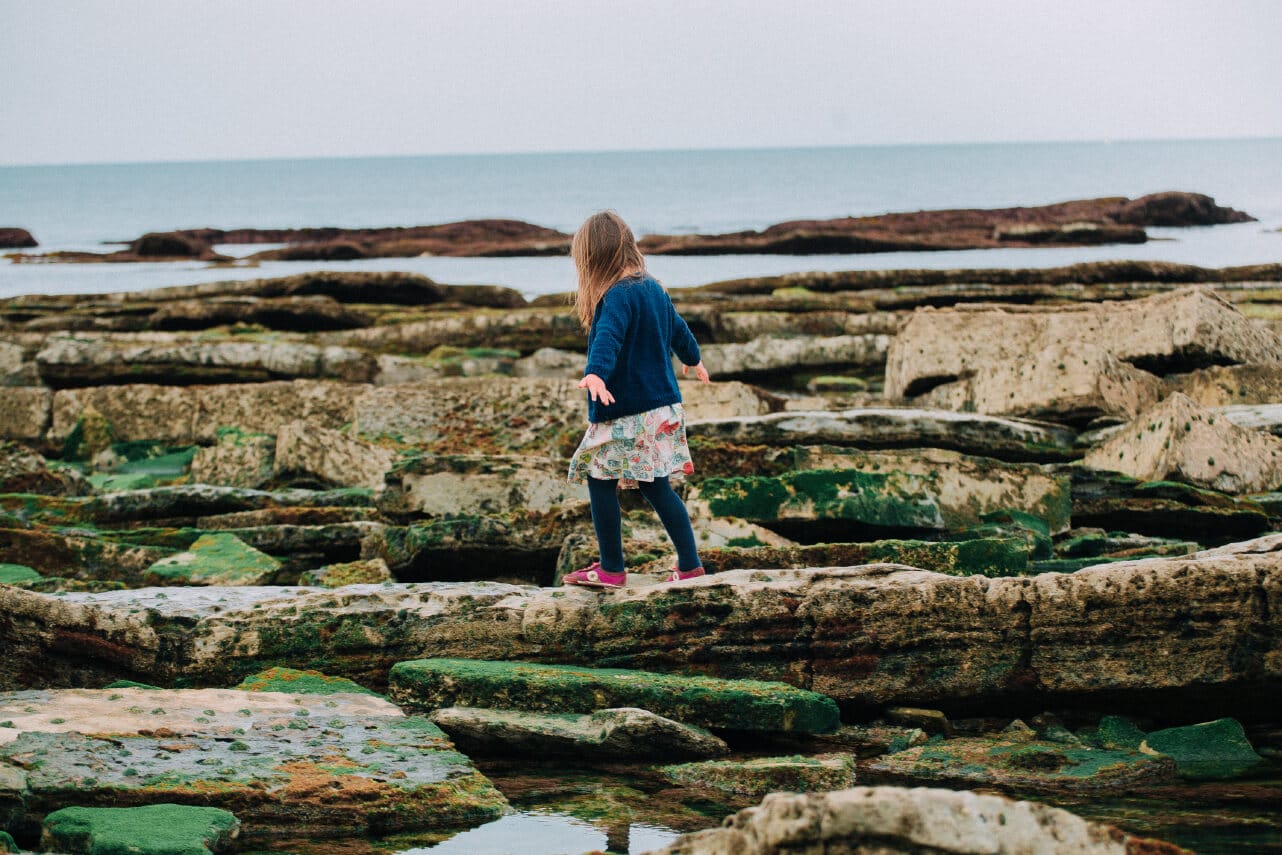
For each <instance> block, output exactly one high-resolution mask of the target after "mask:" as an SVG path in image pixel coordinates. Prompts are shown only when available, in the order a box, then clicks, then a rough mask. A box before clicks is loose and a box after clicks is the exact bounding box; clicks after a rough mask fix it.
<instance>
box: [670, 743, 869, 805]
mask: <svg viewBox="0 0 1282 855" xmlns="http://www.w3.org/2000/svg"><path fill="white" fill-rule="evenodd" d="M659 771H660V772H662V773H663V777H665V778H667V779H668V780H669V781H671V782H672V783H674V784H680V785H683V786H687V787H695V788H697V789H699V790H701V791H707V790H719V791H721V792H723V793H737V794H739V795H745V796H758V797H760V796H764V795H765V794H766V793H772V792H777V791H780V790H783V791H786V792H790V793H813V792H824V791H827V790H842V789H845V788H846V787H852V786H854V784H855V762H854V757H853V756H851V755H843V754H837V755H833V756H827V757H824V756H820V757H802V756H800V755H794V756H791V757H754V758H752V759H751V760H705V761H703V762H701V763H683V764H681V765H679V766H664V767H663V768H662V769H660V770H659Z"/></svg>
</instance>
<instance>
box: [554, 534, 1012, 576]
mask: <svg viewBox="0 0 1282 855" xmlns="http://www.w3.org/2000/svg"><path fill="white" fill-rule="evenodd" d="M590 548H591V549H593V550H595V549H596V543H595V542H593V543H592V544H591V546H590ZM699 557H700V558H701V559H702V560H703V566H704V567H707V568H708V569H709V571H710V572H711V571H715V572H725V571H728V570H745V569H762V570H769V569H787V568H792V569H802V568H806V567H854V566H858V565H861V564H877V563H890V564H903V565H906V566H909V567H917V568H920V569H922V570H929V571H931V572H932V573H948V574H950V575H954V576H964V575H968V574H971V573H978V574H981V575H984V576H1016V575H1020V574H1023V573H1027V572H1028V569H1029V564H1028V562H1029V550H1028V543H1027V542H1026V541H1024V540H1022V539H1018V538H978V539H975V540H959V541H925V540H878V541H873V542H872V543H819V544H815V545H813V546H750V547H705V546H703V545H700V547H699ZM579 566H582V565H581V564H580V565H579Z"/></svg>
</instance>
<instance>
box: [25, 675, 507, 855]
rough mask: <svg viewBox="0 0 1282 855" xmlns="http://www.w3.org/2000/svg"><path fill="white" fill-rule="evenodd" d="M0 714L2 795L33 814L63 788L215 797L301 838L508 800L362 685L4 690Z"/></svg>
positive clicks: (469, 820)
mask: <svg viewBox="0 0 1282 855" xmlns="http://www.w3.org/2000/svg"><path fill="white" fill-rule="evenodd" d="M0 720H4V721H6V723H7V725H8V726H6V727H3V728H0V802H4V803H9V804H12V803H14V802H15V801H16V802H17V803H18V804H20V805H21V808H20V809H21V810H22V811H23V812H24V813H25V817H24V818H23V819H24V821H29V822H35V821H39V819H40V818H41V817H42V816H44V815H46V814H48V813H51V812H53V811H54V810H56V809H58V808H61V807H63V806H65V805H66V803H67V793H68V792H74V793H75V802H76V803H77V804H78V805H79V806H82V807H106V806H116V805H119V804H121V803H122V802H124V803H126V804H133V805H143V804H173V803H186V804H197V805H205V806H210V807H218V808H222V809H224V810H229V811H231V812H233V813H234V814H235V815H236V816H237V817H239V818H240V820H241V822H242V823H244V825H245V828H246V830H247V831H252V832H256V833H258V834H262V833H266V832H278V829H281V828H284V829H288V830H290V831H292V832H293V833H296V834H299V835H304V836H306V835H315V836H324V835H326V834H328V835H334V834H338V833H343V832H345V833H347V834H365V833H368V832H370V831H373V830H377V831H379V832H380V833H382V832H386V831H391V830H409V829H449V828H456V827H459V826H467V825H471V824H475V823H478V822H484V821H487V820H490V819H494V818H496V817H497V816H498V815H499V814H500V813H502V812H503V810H504V808H505V807H506V802H505V800H504V799H503V797H502V795H500V794H499V792H498V791H497V790H495V789H494V787H493V785H491V784H490V782H489V781H488V780H487V779H486V778H485V777H484V776H482V775H481V774H480V773H479V772H477V771H476V769H475V768H474V767H473V766H472V765H471V763H470V762H469V761H468V760H467V758H466V757H464V756H463V755H461V754H459V753H457V752H456V751H454V750H453V748H452V746H451V745H450V744H449V741H448V740H447V739H446V737H445V734H444V733H442V732H441V731H440V730H439V729H438V728H437V727H436V726H435V725H433V724H431V723H430V722H428V721H425V720H423V719H417V718H407V717H406V716H405V715H404V713H402V712H401V711H400V710H399V709H397V708H396V707H395V706H394V705H392V704H390V703H388V702H387V701H385V700H382V699H381V698H376V697H370V696H366V695H359V694H351V693H347V694H332V695H328V696H324V697H317V696H315V695H306V694H285V693H280V692H244V691H237V690H234V689H207V690H159V691H157V690H154V689H134V688H117V689H74V690H68V691H59V692H10V693H0ZM11 771H16V772H17V774H16V775H5V774H4V773H6V772H11Z"/></svg>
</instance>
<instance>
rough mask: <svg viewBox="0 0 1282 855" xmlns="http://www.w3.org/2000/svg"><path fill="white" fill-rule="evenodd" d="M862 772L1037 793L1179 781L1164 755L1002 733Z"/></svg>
mask: <svg viewBox="0 0 1282 855" xmlns="http://www.w3.org/2000/svg"><path fill="white" fill-rule="evenodd" d="M864 771H865V774H866V775H867V777H868V778H869V779H871V780H875V781H877V782H879V783H893V784H915V785H926V786H932V785H933V786H950V787H957V788H973V787H991V788H997V789H1002V790H1009V791H1013V792H1035V793H1123V792H1127V791H1130V790H1133V789H1135V788H1136V787H1137V786H1141V785H1146V784H1147V785H1161V784H1170V783H1172V782H1173V781H1174V779H1175V763H1174V762H1172V761H1171V760H1169V759H1167V758H1165V757H1154V756H1151V755H1146V754H1141V753H1140V752H1138V751H1114V750H1109V749H1105V748H1091V747H1088V746H1084V745H1072V744H1067V743H1060V742H1049V741H1042V740H1029V739H1019V738H1007V737H1005V736H1000V735H999V736H998V737H995V738H991V739H990V738H984V737H964V738H959V739H946V740H942V741H936V742H931V743H929V744H926V745H921V746H918V747H916V748H909V749H908V750H906V751H900V752H897V753H895V754H888V755H885V756H882V757H878V758H875V759H873V760H871V761H869V762H868V764H867V765H866V766H865V767H864Z"/></svg>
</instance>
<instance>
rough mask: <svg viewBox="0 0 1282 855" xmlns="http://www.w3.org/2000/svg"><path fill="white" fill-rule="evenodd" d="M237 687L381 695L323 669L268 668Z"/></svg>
mask: <svg viewBox="0 0 1282 855" xmlns="http://www.w3.org/2000/svg"><path fill="white" fill-rule="evenodd" d="M109 688H110V687H109ZM236 688H237V689H240V690H241V691H244V692H287V693H289V694H294V695H334V694H347V693H354V694H358V695H375V696H376V697H381V695H379V694H378V693H377V692H374V691H371V690H369V689H367V688H365V687H364V686H362V685H360V684H359V683H353V682H352V681H351V680H348V679H347V678H346V677H330V676H328V675H326V674H322V673H321V672H320V671H300V670H298V669H297V668H268V669H267V670H266V671H263V672H261V673H259V674H254V675H252V676H249V677H246V678H245V679H244V680H242V681H241V682H240V685H239V686H237V687H236Z"/></svg>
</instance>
